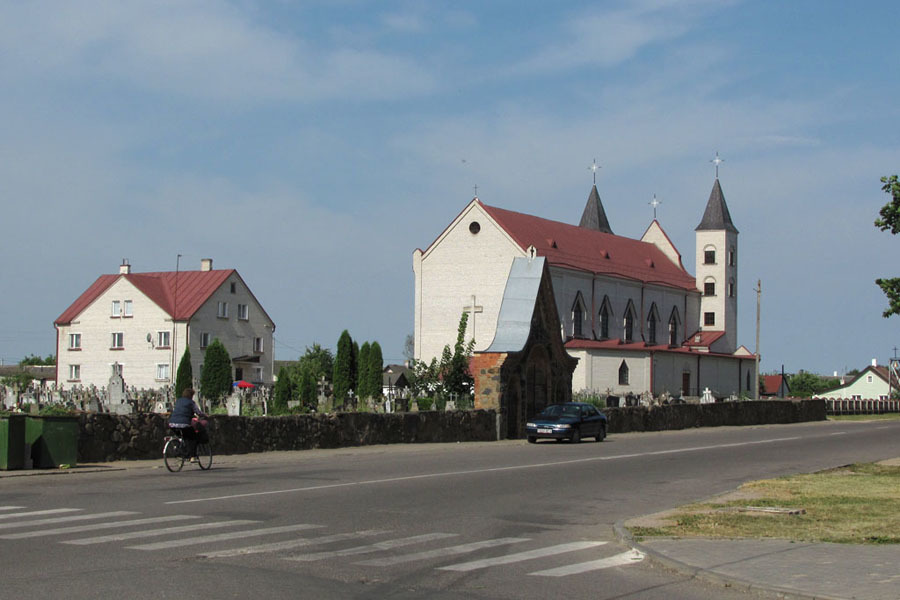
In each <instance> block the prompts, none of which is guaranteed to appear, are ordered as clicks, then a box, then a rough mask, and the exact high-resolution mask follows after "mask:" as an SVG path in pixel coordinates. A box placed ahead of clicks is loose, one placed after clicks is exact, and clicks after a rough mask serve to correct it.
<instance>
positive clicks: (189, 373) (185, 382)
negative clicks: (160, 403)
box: [175, 348, 194, 396]
mask: <svg viewBox="0 0 900 600" xmlns="http://www.w3.org/2000/svg"><path fill="white" fill-rule="evenodd" d="M189 387H194V368H193V367H192V366H191V349H190V348H185V349H184V354H183V355H182V356H181V362H179V363H178V371H177V372H176V373H175V393H176V394H177V395H179V396H180V395H181V392H183V391H184V389H185V388H189Z"/></svg>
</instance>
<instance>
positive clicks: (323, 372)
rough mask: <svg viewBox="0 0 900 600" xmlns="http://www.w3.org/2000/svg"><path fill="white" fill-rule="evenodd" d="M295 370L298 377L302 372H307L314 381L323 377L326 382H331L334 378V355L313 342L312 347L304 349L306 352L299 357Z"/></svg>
mask: <svg viewBox="0 0 900 600" xmlns="http://www.w3.org/2000/svg"><path fill="white" fill-rule="evenodd" d="M297 368H298V376H299V373H301V372H303V371H309V372H310V373H311V374H312V376H313V380H315V381H318V380H319V378H320V377H323V376H324V377H325V379H326V380H327V381H331V380H332V377H333V376H334V355H333V354H332V353H331V350H329V349H328V348H323V347H322V346H320V345H319V344H318V343H317V342H314V343H313V345H312V346H307V347H306V352H304V353H303V356H301V357H300V360H299V361H298V365H297Z"/></svg>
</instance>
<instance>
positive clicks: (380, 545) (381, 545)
mask: <svg viewBox="0 0 900 600" xmlns="http://www.w3.org/2000/svg"><path fill="white" fill-rule="evenodd" d="M457 535H459V534H456V533H426V534H424V535H414V536H412V537H408V538H400V539H397V540H387V541H384V542H376V543H374V544H369V545H367V546H356V547H355V548H346V549H344V550H334V551H332V552H313V553H311V554H300V555H298V556H288V557H285V560H296V561H300V562H312V561H314V560H324V559H326V558H338V557H341V556H353V555H356V554H367V553H369V552H377V551H378V550H390V549H392V548H401V547H403V546H409V545H412V544H419V543H421V542H430V541H433V540H442V539H445V538H449V537H456V536H457Z"/></svg>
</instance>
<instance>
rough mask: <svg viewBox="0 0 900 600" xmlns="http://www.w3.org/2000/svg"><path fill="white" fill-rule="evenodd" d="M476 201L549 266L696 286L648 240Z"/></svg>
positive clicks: (679, 267)
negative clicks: (530, 247)
mask: <svg viewBox="0 0 900 600" xmlns="http://www.w3.org/2000/svg"><path fill="white" fill-rule="evenodd" d="M476 202H478V203H479V205H480V206H481V207H482V208H483V209H484V210H485V212H487V214H488V215H490V216H491V218H493V219H494V220H495V221H496V222H497V224H498V225H500V227H502V228H503V229H504V230H505V231H506V232H507V233H508V234H509V236H510V237H511V238H512V239H513V240H514V241H515V242H516V243H517V244H518V245H519V246H520V247H521V248H522V250H523V251H525V250H527V249H528V247H529V246H534V247H535V249H536V250H537V254H538V255H539V256H545V257H547V261H548V262H549V263H550V264H551V265H553V266H557V267H567V268H570V269H575V270H579V271H587V272H589V273H594V274H598V275H610V276H613V277H622V278H626V279H633V280H635V281H642V282H644V283H652V284H658V285H664V286H669V287H674V288H679V289H683V290H689V291H696V289H697V282H696V280H695V278H694V277H693V276H692V275H691V274H690V273H688V272H687V271H685V270H684V268H682V267H681V266H680V265H676V264H675V263H673V262H672V260H671V259H669V258H668V257H667V256H666V255H665V254H664V253H663V252H662V250H660V249H659V248H658V247H657V246H656V245H654V244H651V243H649V242H642V241H640V240H633V239H631V238H627V237H623V236H619V235H615V234H612V233H603V232H601V231H595V230H593V229H588V228H585V227H578V226H575V225H569V224H567V223H561V222H559V221H551V220H549V219H542V218H540V217H535V216H532V215H526V214H524V213H518V212H514V211H511V210H506V209H503V208H497V207H494V206H488V205H486V204H483V203H482V202H481V201H480V200H476Z"/></svg>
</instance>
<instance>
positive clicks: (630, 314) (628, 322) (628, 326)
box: [623, 307, 634, 342]
mask: <svg viewBox="0 0 900 600" xmlns="http://www.w3.org/2000/svg"><path fill="white" fill-rule="evenodd" d="M624 325H625V331H624V336H623V339H624V340H625V341H626V342H630V341H632V340H634V310H633V309H632V308H631V307H629V308H628V310H626V311H625V322H624Z"/></svg>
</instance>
